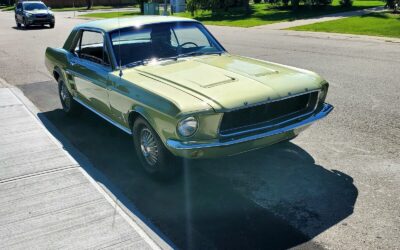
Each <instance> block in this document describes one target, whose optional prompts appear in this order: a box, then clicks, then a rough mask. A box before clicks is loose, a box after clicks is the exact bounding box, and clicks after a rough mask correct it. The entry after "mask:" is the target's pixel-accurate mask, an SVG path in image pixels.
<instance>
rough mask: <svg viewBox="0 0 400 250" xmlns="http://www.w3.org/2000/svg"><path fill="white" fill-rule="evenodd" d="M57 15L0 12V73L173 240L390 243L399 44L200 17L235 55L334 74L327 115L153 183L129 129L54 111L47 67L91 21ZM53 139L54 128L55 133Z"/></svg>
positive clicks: (399, 162)
mask: <svg viewBox="0 0 400 250" xmlns="http://www.w3.org/2000/svg"><path fill="white" fill-rule="evenodd" d="M72 17H73V13H72V12H61V13H56V26H55V29H49V28H32V29H30V30H24V29H17V28H16V25H15V22H14V17H13V14H12V13H11V12H0V78H2V79H4V80H5V81H6V82H7V83H9V84H11V85H15V86H17V87H18V88H20V89H21V90H22V91H23V92H24V94H25V95H26V96H27V97H28V98H29V99H30V100H31V101H32V102H33V103H34V104H35V105H36V106H37V107H38V108H39V109H40V111H41V113H40V115H39V117H41V116H42V117H45V118H46V119H47V120H49V121H50V122H51V123H52V124H53V125H54V126H55V127H56V128H57V130H58V131H59V132H60V134H62V136H63V138H59V139H60V140H61V143H63V140H64V139H66V140H68V142H69V143H71V144H72V145H73V146H74V147H75V148H76V149H77V150H79V151H80V152H81V153H82V154H83V155H84V156H85V157H87V159H88V160H89V161H90V162H91V163H92V164H93V166H94V167H95V168H96V169H97V170H98V171H100V172H101V173H102V174H103V175H104V176H105V177H106V178H107V179H108V180H109V181H110V183H112V184H104V185H105V186H106V187H107V188H108V189H110V190H112V192H115V193H114V195H115V196H117V197H118V198H119V199H120V200H122V202H124V203H126V206H127V207H128V208H129V207H131V206H134V207H135V208H136V209H137V210H138V211H140V213H141V214H142V215H143V216H144V217H145V218H146V219H147V220H148V221H149V224H151V225H152V226H154V227H155V228H157V230H159V231H160V232H161V233H162V234H163V235H164V236H165V237H166V238H168V239H169V240H170V241H171V242H172V243H173V244H174V245H176V247H178V248H182V249H205V248H207V249H208V248H210V249H213V248H218V249H285V248H291V247H298V248H314V249H324V248H330V249H339V248H346V249H376V248H384V249H396V248H398V247H399V246H398V242H400V196H399V191H400V142H399V140H400V110H399V108H398V107H400V95H399V93H400V43H398V42H396V41H385V39H374V38H366V37H357V36H349V35H347V36H345V35H335V34H318V33H306V32H294V31H278V30H267V29H262V28H257V27H255V28H248V29H242V28H230V27H216V26H210V27H208V28H209V29H210V31H211V32H212V33H213V35H214V36H215V37H216V38H217V39H218V40H219V41H220V42H221V44H222V45H223V46H224V47H225V48H226V49H227V50H228V51H229V52H231V53H233V54H239V55H243V56H248V57H255V58H258V59H262V60H268V61H272V62H276V63H282V64H286V65H290V66H295V67H299V68H304V69H308V70H312V71H315V72H317V73H318V74H320V75H322V76H323V77H324V78H325V79H327V80H328V82H329V83H330V88H329V93H328V98H327V102H329V103H331V104H332V105H334V106H335V110H334V111H333V112H332V113H331V115H330V116H329V117H327V118H326V119H325V120H322V121H321V122H319V123H317V124H315V125H313V126H312V127H311V128H309V129H308V130H306V131H305V132H304V133H303V134H301V135H300V136H299V137H297V138H296V139H294V140H293V141H291V142H286V143H280V144H277V145H274V146H271V147H268V148H264V149H261V150H257V151H252V152H248V153H244V154H241V155H237V156H232V157H229V158H224V159H214V160H201V161H188V162H186V163H185V168H184V170H183V174H182V176H181V177H180V178H178V179H177V180H175V181H174V182H170V183H160V182H157V181H154V180H152V179H150V178H149V177H147V176H146V175H145V173H144V172H143V171H142V170H141V168H140V164H139V160H138V159H137V157H136V155H135V153H134V150H133V143H132V138H131V137H130V136H128V135H126V134H125V133H123V132H121V131H120V130H118V129H117V128H114V127H113V126H112V125H110V124H108V123H107V122H106V121H103V120H102V119H101V118H98V117H97V116H96V115H94V114H92V113H90V112H89V111H84V112H83V113H82V114H81V115H80V116H79V118H78V119H77V118H71V117H67V116H66V115H65V114H64V113H63V111H62V110H61V104H60V103H59V99H58V94H57V85H56V82H55V81H54V79H52V77H51V75H50V74H49V73H48V72H47V70H46V68H45V65H44V52H45V49H46V47H48V46H50V47H62V46H63V43H64V41H65V39H66V38H67V36H68V35H69V32H70V31H71V29H72V28H73V27H74V26H75V25H76V24H78V23H82V22H87V20H83V19H76V18H72ZM54 136H55V137H57V135H54Z"/></svg>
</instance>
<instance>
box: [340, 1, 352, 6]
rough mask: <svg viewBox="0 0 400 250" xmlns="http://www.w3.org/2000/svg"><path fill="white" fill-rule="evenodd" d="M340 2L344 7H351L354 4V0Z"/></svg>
mask: <svg viewBox="0 0 400 250" xmlns="http://www.w3.org/2000/svg"><path fill="white" fill-rule="evenodd" d="M339 3H340V5H341V6H343V7H350V6H352V5H353V0H340V1H339Z"/></svg>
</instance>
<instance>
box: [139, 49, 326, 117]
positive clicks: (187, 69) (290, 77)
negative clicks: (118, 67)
mask: <svg viewBox="0 0 400 250" xmlns="http://www.w3.org/2000/svg"><path fill="white" fill-rule="evenodd" d="M136 70H137V71H138V72H139V73H141V74H142V75H144V76H147V77H151V78H153V79H157V80H159V81H162V82H164V83H166V84H169V85H173V86H174V87H176V88H179V89H181V90H182V91H186V92H187V93H189V94H191V95H194V96H196V97H198V98H199V99H201V100H202V101H204V102H206V103H207V104H209V105H210V106H211V107H213V108H214V109H215V110H216V111H220V110H229V109H235V108H240V107H242V106H246V105H252V104H256V103H259V102H264V101H269V100H271V101H272V100H276V99H280V98H284V97H288V96H291V95H297V94H301V93H303V92H309V91H312V90H316V89H319V88H320V87H321V85H320V84H321V82H322V81H323V79H322V78H321V77H319V76H318V75H317V74H315V73H313V72H310V71H306V70H301V69H297V68H293V67H288V66H284V65H280V64H275V63H270V62H265V61H260V60H256V59H250V58H245V57H240V56H233V55H229V54H223V55H207V56H200V57H191V58H183V59H179V60H177V61H166V62H163V63H161V64H160V63H159V64H154V65H145V66H139V67H137V68H136Z"/></svg>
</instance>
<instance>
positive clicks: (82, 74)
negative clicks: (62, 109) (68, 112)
mask: <svg viewBox="0 0 400 250" xmlns="http://www.w3.org/2000/svg"><path fill="white" fill-rule="evenodd" d="M78 35H79V39H78V40H77V42H76V46H75V48H74V49H73V51H72V53H71V54H70V57H69V60H68V61H69V65H68V66H67V74H68V80H69V81H71V80H72V82H73V85H74V87H75V90H76V92H77V98H78V100H79V101H80V102H81V103H83V104H84V105H87V106H89V107H90V108H92V109H94V110H95V111H97V112H99V113H101V114H103V115H107V116H108V117H111V115H110V114H111V112H110V106H109V98H108V91H107V86H108V84H109V73H110V72H111V65H110V59H109V54H108V50H107V46H105V42H104V35H103V33H102V32H100V31H93V30H81V31H80V32H79V33H78Z"/></svg>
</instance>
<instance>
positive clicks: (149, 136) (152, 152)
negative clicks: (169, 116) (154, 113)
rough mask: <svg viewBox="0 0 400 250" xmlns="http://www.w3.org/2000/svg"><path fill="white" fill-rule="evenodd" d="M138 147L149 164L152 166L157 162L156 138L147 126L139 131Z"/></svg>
mask: <svg viewBox="0 0 400 250" xmlns="http://www.w3.org/2000/svg"><path fill="white" fill-rule="evenodd" d="M140 149H141V151H142V154H143V156H144V158H145V159H146V162H147V163H148V164H149V165H150V166H154V165H156V164H157V162H158V147H157V142H156V138H154V135H153V133H152V132H151V131H150V130H149V129H148V128H143V129H142V130H141V131H140Z"/></svg>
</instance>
